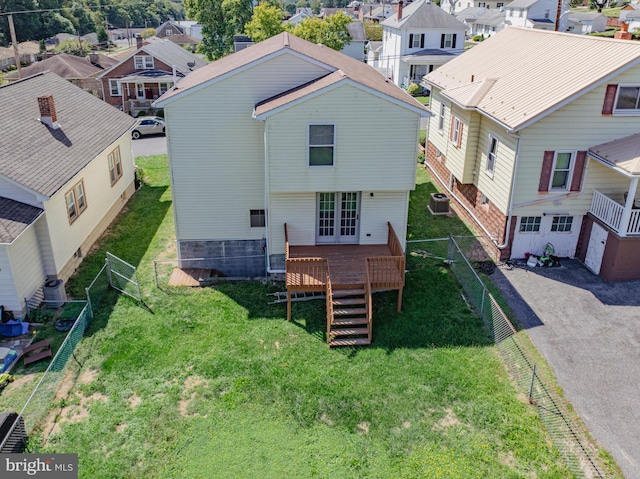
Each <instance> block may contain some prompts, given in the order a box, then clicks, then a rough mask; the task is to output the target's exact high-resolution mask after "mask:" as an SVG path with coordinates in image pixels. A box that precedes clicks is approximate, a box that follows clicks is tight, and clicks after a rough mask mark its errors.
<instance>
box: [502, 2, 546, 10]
mask: <svg viewBox="0 0 640 479" xmlns="http://www.w3.org/2000/svg"><path fill="white" fill-rule="evenodd" d="M537 2H538V0H513V2H511V3H510V4H509V5H505V7H504V8H505V9H507V10H515V9H518V10H522V9H526V8H529V7H531V5H534V4H536V3H537Z"/></svg>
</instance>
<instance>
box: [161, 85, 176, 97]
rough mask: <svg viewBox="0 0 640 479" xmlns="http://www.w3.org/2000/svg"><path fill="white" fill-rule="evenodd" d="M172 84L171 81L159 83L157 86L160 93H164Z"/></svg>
mask: <svg viewBox="0 0 640 479" xmlns="http://www.w3.org/2000/svg"><path fill="white" fill-rule="evenodd" d="M172 86H173V83H160V85H159V86H158V90H159V92H160V95H164V94H165V93H167V91H169V88H171V87H172Z"/></svg>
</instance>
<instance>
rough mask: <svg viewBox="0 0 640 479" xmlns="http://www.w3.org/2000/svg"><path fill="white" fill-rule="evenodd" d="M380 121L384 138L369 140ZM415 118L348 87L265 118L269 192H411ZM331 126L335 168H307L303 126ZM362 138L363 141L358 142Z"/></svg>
mask: <svg viewBox="0 0 640 479" xmlns="http://www.w3.org/2000/svg"><path fill="white" fill-rule="evenodd" d="M381 115H383V116H384V118H385V125H386V126H385V136H384V140H383V141H381V140H379V139H378V138H375V136H374V137H372V136H371V132H372V131H376V129H377V128H378V126H379V119H380V116H381ZM419 121H420V119H419V115H418V114H417V113H413V112H411V111H408V110H407V109H405V108H404V107H401V106H396V105H394V104H393V103H391V102H389V101H386V100H383V99H381V98H379V97H377V96H374V95H372V94H370V93H367V92H363V91H361V90H359V89H357V88H355V87H352V86H350V85H344V86H341V87H338V88H336V89H334V90H332V91H329V92H326V93H324V94H323V95H321V96H319V97H316V98H313V99H310V100H307V101H306V102H304V103H301V104H298V105H296V106H292V107H290V108H288V109H286V110H284V111H282V112H280V113H277V114H274V115H273V116H271V117H269V118H268V119H267V122H266V127H267V128H268V141H269V150H268V156H269V165H270V171H269V173H268V174H269V181H270V190H271V192H272V193H276V192H278V193H284V192H300V191H364V190H375V191H384V190H387V191H398V190H409V189H413V187H414V182H415V171H416V160H415V158H416V156H417V143H416V134H417V131H418V128H419ZM312 122H313V123H324V122H326V123H334V124H335V126H336V146H335V154H336V158H335V166H334V167H333V168H309V167H308V166H307V161H306V148H307V145H306V137H307V135H306V128H307V124H308V123H312ZM363 139H367V140H363Z"/></svg>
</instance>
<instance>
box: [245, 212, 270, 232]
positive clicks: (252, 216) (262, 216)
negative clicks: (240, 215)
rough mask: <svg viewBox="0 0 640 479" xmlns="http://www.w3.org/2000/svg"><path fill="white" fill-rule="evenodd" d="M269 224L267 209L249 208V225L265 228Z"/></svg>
mask: <svg viewBox="0 0 640 479" xmlns="http://www.w3.org/2000/svg"><path fill="white" fill-rule="evenodd" d="M266 224H267V215H266V212H265V210H249V226H250V227H251V228H264V227H265V226H266Z"/></svg>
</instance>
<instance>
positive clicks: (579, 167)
mask: <svg viewBox="0 0 640 479" xmlns="http://www.w3.org/2000/svg"><path fill="white" fill-rule="evenodd" d="M586 161H587V152H586V151H579V152H578V154H577V155H576V164H575V166H574V167H573V176H572V177H571V191H580V188H581V187H582V177H583V176H584V165H585V163H586Z"/></svg>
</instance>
